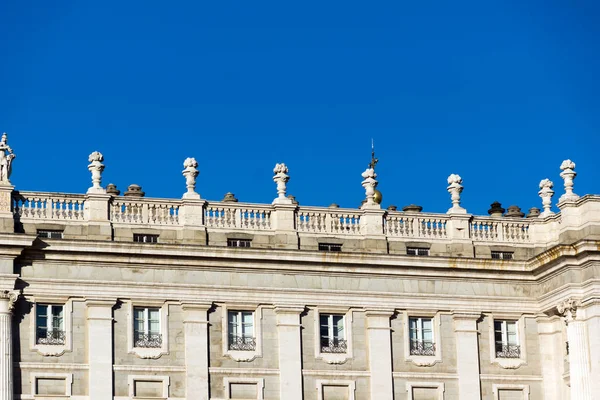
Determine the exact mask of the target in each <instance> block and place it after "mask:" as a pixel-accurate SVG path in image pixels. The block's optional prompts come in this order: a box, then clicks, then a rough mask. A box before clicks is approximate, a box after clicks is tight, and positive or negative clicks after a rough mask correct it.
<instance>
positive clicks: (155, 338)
mask: <svg viewBox="0 0 600 400" xmlns="http://www.w3.org/2000/svg"><path fill="white" fill-rule="evenodd" d="M134 336H135V337H134V345H133V347H144V348H157V347H162V335H161V334H160V333H140V332H136V333H135V334H134Z"/></svg>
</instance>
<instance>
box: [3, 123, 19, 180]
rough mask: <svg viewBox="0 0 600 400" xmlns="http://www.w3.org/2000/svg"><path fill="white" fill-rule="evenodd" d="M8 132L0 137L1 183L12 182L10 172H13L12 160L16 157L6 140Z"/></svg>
mask: <svg viewBox="0 0 600 400" xmlns="http://www.w3.org/2000/svg"><path fill="white" fill-rule="evenodd" d="M6 139H7V135H6V132H5V133H3V134H2V139H0V183H1V184H10V180H9V178H10V173H11V172H12V160H13V159H14V158H15V157H16V155H15V153H13V151H12V149H11V148H10V146H9V145H8V143H7V142H6Z"/></svg>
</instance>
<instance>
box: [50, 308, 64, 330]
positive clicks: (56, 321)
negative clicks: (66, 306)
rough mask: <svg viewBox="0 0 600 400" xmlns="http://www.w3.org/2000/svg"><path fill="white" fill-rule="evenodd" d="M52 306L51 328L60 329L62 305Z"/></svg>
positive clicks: (61, 325) (61, 324)
mask: <svg viewBox="0 0 600 400" xmlns="http://www.w3.org/2000/svg"><path fill="white" fill-rule="evenodd" d="M51 308H52V329H53V330H57V331H61V330H62V327H63V306H51Z"/></svg>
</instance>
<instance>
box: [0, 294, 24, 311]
mask: <svg viewBox="0 0 600 400" xmlns="http://www.w3.org/2000/svg"><path fill="white" fill-rule="evenodd" d="M18 298H19V293H18V292H15V291H11V290H4V291H2V292H0V312H7V313H11V312H12V311H13V310H14V308H15V302H16V301H17V299H18Z"/></svg>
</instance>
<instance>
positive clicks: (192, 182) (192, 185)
mask: <svg viewBox="0 0 600 400" xmlns="http://www.w3.org/2000/svg"><path fill="white" fill-rule="evenodd" d="M183 168H185V169H184V170H183V171H182V174H183V176H184V177H185V185H186V187H187V192H186V193H184V195H183V198H184V199H200V195H199V194H198V193H196V177H197V176H198V174H199V173H200V172H199V171H198V162H197V161H196V159H195V158H193V157H188V158H186V159H185V161H184V162H183Z"/></svg>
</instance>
